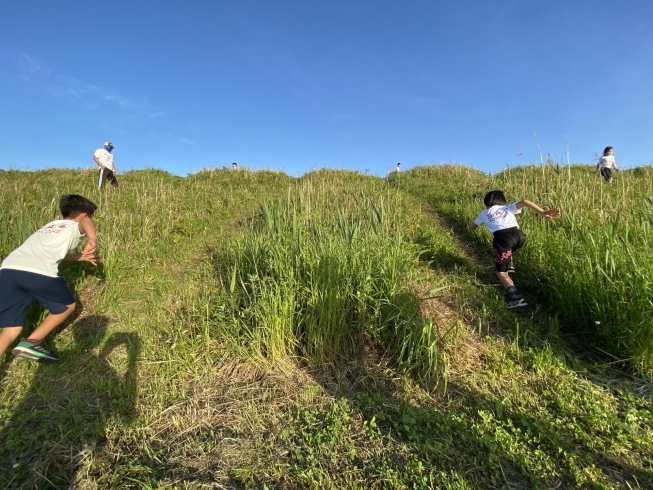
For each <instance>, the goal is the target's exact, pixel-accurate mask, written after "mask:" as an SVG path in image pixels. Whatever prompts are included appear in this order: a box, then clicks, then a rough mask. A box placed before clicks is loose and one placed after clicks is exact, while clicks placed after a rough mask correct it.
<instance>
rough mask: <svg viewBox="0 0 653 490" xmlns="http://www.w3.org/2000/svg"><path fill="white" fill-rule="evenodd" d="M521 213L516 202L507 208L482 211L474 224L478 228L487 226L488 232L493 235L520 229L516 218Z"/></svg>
mask: <svg viewBox="0 0 653 490" xmlns="http://www.w3.org/2000/svg"><path fill="white" fill-rule="evenodd" d="M519 213H521V209H517V203H516V202H513V203H512V204H508V205H506V206H492V207H491V208H488V209H484V210H483V211H481V213H480V214H479V215H478V218H476V220H474V224H476V225H478V226H482V225H487V228H488V230H490V231H491V232H492V233H494V232H495V231H499V230H505V229H506V228H514V227H517V228H519V225H518V224H517V218H516V217H515V215H516V214H519Z"/></svg>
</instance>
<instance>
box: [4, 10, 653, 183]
mask: <svg viewBox="0 0 653 490" xmlns="http://www.w3.org/2000/svg"><path fill="white" fill-rule="evenodd" d="M652 87H653V1H650V0H641V1H632V0H623V1H621V2H615V1H607V0H587V1H580V0H566V1H558V0H550V1H529V0H510V1H504V0H492V1H488V0H474V1H472V0H459V1H449V2H439V1H435V0H419V1H417V0H415V1H412V0H402V1H399V0H385V1H383V0H358V1H353V0H349V1H340V0H336V1H331V0H329V1H324V0H321V1H317V0H296V1H282V0H238V1H236V0H232V1H225V0H223V1H219V0H194V1H181V0H175V1H173V0H159V1H138V0H131V1H129V2H128V1H123V0H117V1H113V2H95V1H89V0H84V1H80V0H65V1H58V2H55V1H43V0H39V1H35V0H20V1H14V2H9V1H5V2H2V7H0V168H5V169H7V168H19V169H37V168H44V167H86V166H93V165H94V163H93V161H92V160H91V154H92V153H93V151H94V150H95V149H96V148H97V147H99V146H101V144H102V143H103V142H104V141H105V140H111V141H112V142H113V143H114V144H115V146H116V149H115V151H114V156H115V161H116V164H117V167H118V169H119V170H128V169H132V168H143V167H146V166H149V167H156V168H161V169H165V170H168V171H170V172H173V173H176V174H179V175H185V174H187V173H188V172H189V171H197V170H201V169H203V168H205V167H213V166H221V165H230V164H231V162H234V161H235V162H238V163H239V164H240V165H241V166H249V167H252V168H261V167H265V168H271V169H279V170H284V171H285V172H287V173H290V174H293V175H301V174H302V173H304V172H306V171H308V170H310V169H312V168H316V167H324V166H326V167H332V168H343V167H344V168H350V169H356V170H361V171H365V170H366V169H369V171H370V172H372V173H376V174H381V175H383V174H385V172H386V170H387V169H388V168H389V167H390V168H394V166H395V165H396V163H397V162H402V167H404V168H406V169H408V168H410V167H411V166H414V165H419V164H425V163H440V162H445V161H453V162H459V163H465V164H469V165H473V166H476V167H478V168H481V169H483V170H486V171H495V170H498V169H500V168H502V167H504V166H505V165H508V164H509V165H516V164H519V163H520V162H521V161H522V157H521V156H519V155H518V153H519V150H520V148H521V149H522V150H523V153H524V160H525V161H526V162H529V161H531V162H539V154H538V149H537V145H536V142H535V139H534V137H533V132H534V131H535V132H537V135H538V138H539V142H540V145H541V147H542V151H543V152H544V153H545V154H546V152H550V153H551V154H552V156H555V157H557V158H558V159H562V160H565V161H566V155H565V142H564V137H565V135H567V137H568V140H569V147H570V153H571V160H572V162H577V161H580V162H590V161H592V160H593V156H594V153H595V152H599V151H601V150H602V149H603V147H605V146H608V145H611V146H614V148H615V156H616V157H617V162H618V163H620V164H621V165H623V166H631V165H638V164H648V163H651V162H652V161H653V89H652Z"/></svg>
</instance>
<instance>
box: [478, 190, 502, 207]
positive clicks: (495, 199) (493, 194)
mask: <svg viewBox="0 0 653 490" xmlns="http://www.w3.org/2000/svg"><path fill="white" fill-rule="evenodd" d="M483 203H485V205H486V206H487V207H488V208H491V207H492V206H503V205H504V204H506V196H504V195H503V191H490V192H488V193H487V194H485V198H483Z"/></svg>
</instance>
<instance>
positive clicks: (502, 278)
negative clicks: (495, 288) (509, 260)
mask: <svg viewBox="0 0 653 490" xmlns="http://www.w3.org/2000/svg"><path fill="white" fill-rule="evenodd" d="M497 277H498V278H499V282H501V285H502V286H503V287H504V288H505V289H508V288H511V287H513V286H514V285H515V283H514V282H512V279H510V276H509V275H508V273H507V272H497Z"/></svg>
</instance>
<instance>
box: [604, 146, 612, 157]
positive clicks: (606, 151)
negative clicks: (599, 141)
mask: <svg viewBox="0 0 653 490" xmlns="http://www.w3.org/2000/svg"><path fill="white" fill-rule="evenodd" d="M610 150H612V147H611V146H606V147H605V149H604V150H603V156H606V155H607V154H608V152H609V151H610Z"/></svg>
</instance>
